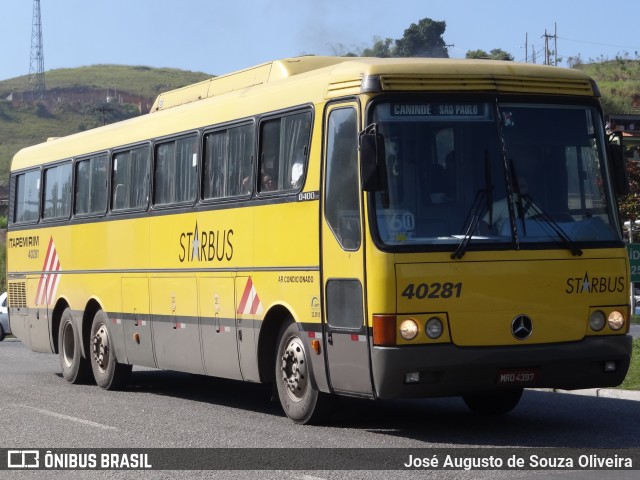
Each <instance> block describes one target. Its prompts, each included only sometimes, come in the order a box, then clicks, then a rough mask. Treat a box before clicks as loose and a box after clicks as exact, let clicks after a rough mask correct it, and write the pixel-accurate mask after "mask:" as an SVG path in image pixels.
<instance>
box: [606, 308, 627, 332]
mask: <svg viewBox="0 0 640 480" xmlns="http://www.w3.org/2000/svg"><path fill="white" fill-rule="evenodd" d="M608 321H609V328H610V329H611V330H620V329H621V328H622V327H623V326H624V315H622V313H620V312H619V311H617V310H614V311H613V312H611V313H610V314H609V318H608Z"/></svg>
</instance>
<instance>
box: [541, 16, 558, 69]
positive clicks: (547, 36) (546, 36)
mask: <svg viewBox="0 0 640 480" xmlns="http://www.w3.org/2000/svg"><path fill="white" fill-rule="evenodd" d="M542 37H543V38H544V64H545V65H555V66H558V24H557V23H554V34H553V35H551V34H550V33H547V29H546V28H545V30H544V35H543V36H542ZM550 38H553V50H554V51H553V55H554V61H553V63H551V50H549V39H550Z"/></svg>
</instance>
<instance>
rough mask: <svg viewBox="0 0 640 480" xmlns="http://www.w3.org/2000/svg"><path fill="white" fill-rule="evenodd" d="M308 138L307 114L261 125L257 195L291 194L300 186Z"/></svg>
mask: <svg viewBox="0 0 640 480" xmlns="http://www.w3.org/2000/svg"><path fill="white" fill-rule="evenodd" d="M310 135H311V112H302V113H295V114H292V115H286V116H284V117H281V118H277V119H270V120H267V121H265V122H263V123H262V125H261V128H260V169H259V171H260V182H259V185H258V186H259V189H258V190H259V192H261V193H270V192H276V191H277V192H293V191H296V190H299V189H300V188H301V187H302V183H303V181H304V178H305V172H306V168H307V160H308V155H309V143H310Z"/></svg>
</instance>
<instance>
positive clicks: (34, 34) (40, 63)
mask: <svg viewBox="0 0 640 480" xmlns="http://www.w3.org/2000/svg"><path fill="white" fill-rule="evenodd" d="M29 87H30V88H31V89H32V90H33V91H34V92H36V94H37V96H39V97H40V98H42V97H43V96H44V91H45V84H44V50H43V46H42V19H41V16H40V0H33V24H32V26H31V63H30V65H29Z"/></svg>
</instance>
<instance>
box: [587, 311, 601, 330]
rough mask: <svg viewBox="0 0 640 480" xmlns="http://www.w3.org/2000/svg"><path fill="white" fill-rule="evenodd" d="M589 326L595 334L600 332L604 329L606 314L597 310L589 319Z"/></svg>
mask: <svg viewBox="0 0 640 480" xmlns="http://www.w3.org/2000/svg"><path fill="white" fill-rule="evenodd" d="M589 326H590V327H591V330H593V331H594V332H599V331H600V330H602V329H603V328H604V313H602V312H601V311H600V310H596V311H595V312H593V313H592V314H591V316H590V317H589Z"/></svg>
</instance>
